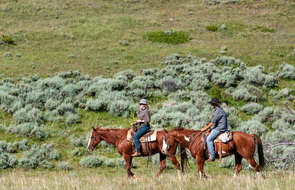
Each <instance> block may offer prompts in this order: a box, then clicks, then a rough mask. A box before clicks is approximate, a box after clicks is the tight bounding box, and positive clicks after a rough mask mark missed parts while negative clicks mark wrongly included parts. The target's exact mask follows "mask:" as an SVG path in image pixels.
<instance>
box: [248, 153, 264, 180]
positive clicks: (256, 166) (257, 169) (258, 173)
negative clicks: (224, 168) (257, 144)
mask: <svg viewBox="0 0 295 190" xmlns="http://www.w3.org/2000/svg"><path fill="white" fill-rule="evenodd" d="M247 160H248V162H249V164H250V165H251V166H252V167H253V168H254V170H255V171H256V173H257V175H258V176H259V177H263V175H262V174H261V173H260V169H259V165H258V164H257V163H256V161H255V160H254V157H251V158H248V159H247Z"/></svg>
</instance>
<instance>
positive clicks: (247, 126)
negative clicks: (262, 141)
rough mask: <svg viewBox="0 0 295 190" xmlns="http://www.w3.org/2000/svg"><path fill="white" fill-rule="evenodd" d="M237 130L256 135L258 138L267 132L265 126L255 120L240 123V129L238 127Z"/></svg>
mask: <svg viewBox="0 0 295 190" xmlns="http://www.w3.org/2000/svg"><path fill="white" fill-rule="evenodd" d="M238 129H239V130H240V131H243V132H246V133H250V134H256V135H258V136H261V135H262V134H264V133H265V132H267V131H268V129H267V128H266V126H265V125H264V124H263V123H261V122H260V121H257V120H249V121H246V122H242V123H241V127H239V128H238Z"/></svg>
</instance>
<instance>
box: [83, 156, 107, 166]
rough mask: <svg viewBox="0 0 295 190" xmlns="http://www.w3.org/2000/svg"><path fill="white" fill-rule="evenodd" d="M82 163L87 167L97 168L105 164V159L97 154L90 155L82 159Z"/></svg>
mask: <svg viewBox="0 0 295 190" xmlns="http://www.w3.org/2000/svg"><path fill="white" fill-rule="evenodd" d="M80 165H81V166H83V167H86V168H96V167H99V166H101V165H103V159H101V158H100V157H97V156H88V157H85V158H82V159H81V160H80Z"/></svg>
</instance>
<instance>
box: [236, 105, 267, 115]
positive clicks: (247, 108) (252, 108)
mask: <svg viewBox="0 0 295 190" xmlns="http://www.w3.org/2000/svg"><path fill="white" fill-rule="evenodd" d="M240 109H241V110H242V111H244V112H246V113H248V114H256V113H258V112H260V111H261V110H262V109H263V106H262V105H260V104H258V103H255V102H251V103H248V104H245V105H244V106H242V107H241V108H240Z"/></svg>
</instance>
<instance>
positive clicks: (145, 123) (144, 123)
mask: <svg viewBox="0 0 295 190" xmlns="http://www.w3.org/2000/svg"><path fill="white" fill-rule="evenodd" d="M138 117H139V120H137V121H136V123H135V124H140V125H141V127H140V128H139V129H138V130H137V132H136V133H135V134H134V136H133V140H134V144H135V148H136V151H135V152H134V153H133V154H132V155H131V156H140V155H141V144H140V140H139V139H140V137H142V136H143V135H144V134H146V133H147V132H148V131H149V130H150V129H151V128H150V120H151V119H150V112H149V106H148V104H147V101H146V99H141V100H140V101H139V114H138Z"/></svg>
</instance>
